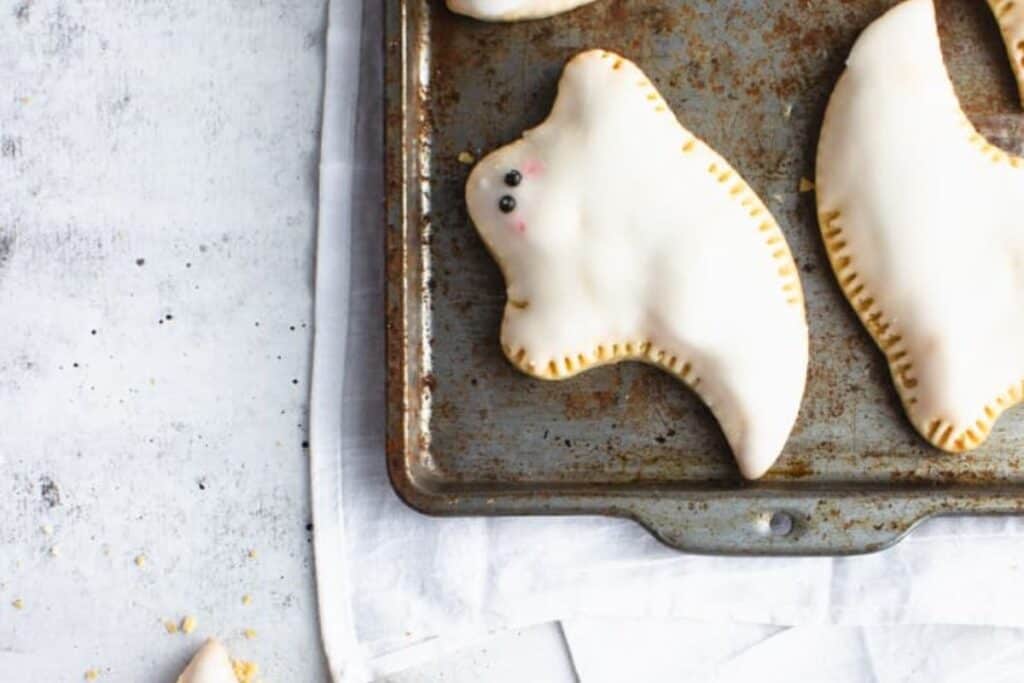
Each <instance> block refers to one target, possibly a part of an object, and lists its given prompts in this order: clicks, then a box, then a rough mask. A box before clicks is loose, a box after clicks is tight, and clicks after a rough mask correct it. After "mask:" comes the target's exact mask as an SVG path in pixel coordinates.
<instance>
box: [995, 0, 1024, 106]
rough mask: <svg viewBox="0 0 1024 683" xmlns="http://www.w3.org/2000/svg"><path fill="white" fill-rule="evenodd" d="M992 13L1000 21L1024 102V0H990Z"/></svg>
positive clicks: (1000, 28) (1000, 27)
mask: <svg viewBox="0 0 1024 683" xmlns="http://www.w3.org/2000/svg"><path fill="white" fill-rule="evenodd" d="M988 4H989V7H991V8H992V13H993V14H995V15H996V21H998V22H999V30H1000V31H1002V33H1003V40H1004V41H1005V42H1006V51H1007V52H1008V53H1009V55H1010V63H1011V64H1012V65H1013V75H1014V76H1016V77H1017V85H1018V86H1020V97H1021V102H1022V103H1024V2H1022V1H1021V0H988Z"/></svg>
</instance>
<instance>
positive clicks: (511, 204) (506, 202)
mask: <svg viewBox="0 0 1024 683" xmlns="http://www.w3.org/2000/svg"><path fill="white" fill-rule="evenodd" d="M498 208H499V209H501V212H502V213H512V212H513V211H515V210H516V200H515V198H514V197H512V196H510V195H505V196H504V197H502V198H501V199H499V200H498Z"/></svg>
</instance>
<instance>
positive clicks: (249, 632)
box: [242, 628, 256, 640]
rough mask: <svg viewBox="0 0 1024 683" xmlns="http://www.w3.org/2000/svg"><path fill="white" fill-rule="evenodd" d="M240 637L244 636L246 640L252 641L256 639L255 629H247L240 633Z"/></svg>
mask: <svg viewBox="0 0 1024 683" xmlns="http://www.w3.org/2000/svg"><path fill="white" fill-rule="evenodd" d="M242 635H243V636H245V639H246V640H252V639H253V638H255V637H256V630H255V629H251V628H247V629H245V630H244V631H242Z"/></svg>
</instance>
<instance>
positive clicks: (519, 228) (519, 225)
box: [515, 221, 526, 235]
mask: <svg viewBox="0 0 1024 683" xmlns="http://www.w3.org/2000/svg"><path fill="white" fill-rule="evenodd" d="M515 229H516V232H518V233H519V234H520V235H525V234H526V223H524V222H523V221H516V224H515Z"/></svg>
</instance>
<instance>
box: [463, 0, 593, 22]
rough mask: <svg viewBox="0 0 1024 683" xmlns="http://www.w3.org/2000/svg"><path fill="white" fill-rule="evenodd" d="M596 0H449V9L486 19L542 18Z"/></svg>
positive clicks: (516, 19) (515, 19)
mask: <svg viewBox="0 0 1024 683" xmlns="http://www.w3.org/2000/svg"><path fill="white" fill-rule="evenodd" d="M593 1H594V0H448V9H450V10H451V11H453V12H458V13H459V14H465V15H467V16H470V17H476V18H477V19H483V20H485V21H519V20H522V19H540V18H543V17H550V16H551V15H553V14H559V13H561V12H568V11H569V10H571V9H575V8H577V7H579V6H580V5H586V4H588V3H591V2H593Z"/></svg>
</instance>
